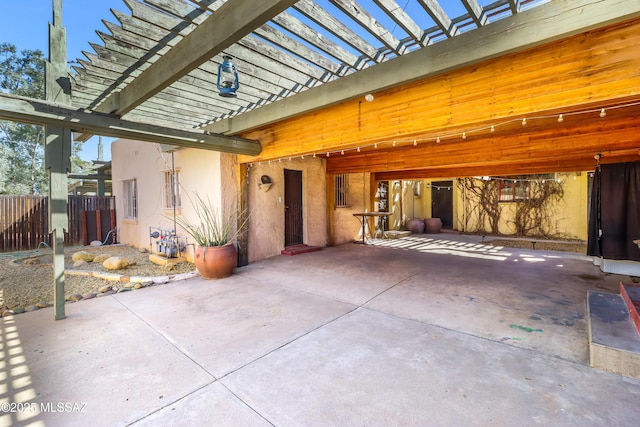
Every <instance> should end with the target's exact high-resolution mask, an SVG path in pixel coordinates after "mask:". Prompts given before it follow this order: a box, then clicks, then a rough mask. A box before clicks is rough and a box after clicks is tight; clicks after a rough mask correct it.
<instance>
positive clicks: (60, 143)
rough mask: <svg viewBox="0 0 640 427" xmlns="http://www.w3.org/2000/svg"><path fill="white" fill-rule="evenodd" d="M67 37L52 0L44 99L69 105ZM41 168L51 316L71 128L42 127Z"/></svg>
mask: <svg viewBox="0 0 640 427" xmlns="http://www.w3.org/2000/svg"><path fill="white" fill-rule="evenodd" d="M66 46H67V37H66V32H65V29H64V28H63V27H62V0H53V23H51V24H49V61H48V62H47V63H46V64H45V92H46V98H47V101H55V102H58V103H60V104H66V105H70V104H71V82H70V80H69V73H68V70H67V47H66ZM45 135H46V141H45V144H46V145H45V154H44V156H45V167H46V169H47V171H48V173H49V233H50V234H51V243H52V249H53V305H54V318H55V319H56V320H61V319H64V318H65V317H66V315H65V310H64V303H65V298H64V231H65V230H66V229H67V227H68V226H69V214H68V211H67V204H68V196H67V174H68V173H69V170H70V168H71V131H70V130H69V129H66V128H61V127H54V126H46V128H45Z"/></svg>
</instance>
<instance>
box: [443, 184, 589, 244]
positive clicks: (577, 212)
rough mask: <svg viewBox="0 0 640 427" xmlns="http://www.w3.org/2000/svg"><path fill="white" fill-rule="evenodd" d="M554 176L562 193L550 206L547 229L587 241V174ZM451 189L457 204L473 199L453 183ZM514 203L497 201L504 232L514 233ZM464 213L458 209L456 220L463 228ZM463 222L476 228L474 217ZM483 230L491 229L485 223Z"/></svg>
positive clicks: (515, 204)
mask: <svg viewBox="0 0 640 427" xmlns="http://www.w3.org/2000/svg"><path fill="white" fill-rule="evenodd" d="M557 177H558V178H559V179H560V180H561V182H562V188H563V191H564V196H563V198H562V200H560V201H558V202H557V203H555V205H554V206H553V208H552V210H553V217H552V218H551V224H552V225H551V227H552V229H551V230H550V231H551V233H552V234H555V235H557V237H560V238H568V239H580V240H587V224H588V188H589V173H588V172H578V173H562V174H557ZM454 190H455V193H454V203H456V202H457V203H458V205H459V206H463V205H464V203H474V202H475V200H471V199H467V200H465V199H464V195H463V193H462V191H460V189H459V188H458V187H457V186H455V185H454ZM516 206H517V203H513V202H502V203H500V207H501V209H502V215H501V217H500V222H499V230H500V232H501V233H503V234H505V235H509V234H513V233H514V232H515V229H514V226H513V218H514V212H515V208H516ZM463 216H464V209H463V208H461V209H459V210H458V211H457V222H458V224H459V225H460V228H459V229H460V230H462V231H463V230H464V224H465V219H464V218H463ZM466 223H467V229H468V230H473V229H475V223H474V218H467V219H466ZM485 230H487V231H489V230H490V227H489V225H488V224H485Z"/></svg>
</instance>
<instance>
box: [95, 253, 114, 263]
mask: <svg viewBox="0 0 640 427" xmlns="http://www.w3.org/2000/svg"><path fill="white" fill-rule="evenodd" d="M112 256H113V255H111V254H100V255H98V256H96V257H95V258H94V259H93V262H95V263H97V264H102V263H103V262H105V261H106V260H108V259H109V258H111V257H112Z"/></svg>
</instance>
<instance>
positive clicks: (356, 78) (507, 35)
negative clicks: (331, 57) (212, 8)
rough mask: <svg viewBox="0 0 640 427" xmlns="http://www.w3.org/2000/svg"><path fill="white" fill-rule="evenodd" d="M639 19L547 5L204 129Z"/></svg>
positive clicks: (591, 0)
mask: <svg viewBox="0 0 640 427" xmlns="http://www.w3.org/2000/svg"><path fill="white" fill-rule="evenodd" d="M468 3H469V4H473V2H468ZM638 16H640V3H638V2H630V1H625V0H610V1H607V2H602V1H597V0H586V1H580V2H578V1H574V0H571V1H562V2H559V1H558V2H550V3H548V4H544V5H541V6H539V7H536V8H534V9H531V10H528V11H527V12H526V13H518V14H517V15H514V16H512V17H510V18H506V19H503V20H500V21H498V22H494V23H492V24H491V25H487V26H484V27H482V28H479V29H477V30H474V31H471V32H468V33H465V34H460V35H458V36H456V37H453V38H451V39H448V40H445V41H442V42H440V43H436V44H433V45H430V46H427V47H424V48H422V49H420V50H417V51H414V52H411V53H408V54H406V55H402V56H399V57H397V58H395V59H393V60H390V61H386V62H383V63H381V64H378V65H376V66H375V67H370V68H367V69H364V70H361V71H358V72H357V73H354V74H351V75H348V76H345V77H342V78H340V79H339V80H336V81H332V82H329V83H326V84H323V85H321V86H319V87H316V88H312V89H309V90H306V91H304V92H301V93H299V94H296V95H293V96H289V97H287V98H285V99H282V100H279V101H276V102H273V103H271V104H269V105H265V106H263V107H261V108H257V109H255V110H253V111H248V112H245V113H243V114H241V115H238V116H235V117H232V118H229V119H224V120H220V121H218V122H215V123H212V124H211V125H207V126H205V127H204V128H205V129H207V130H210V131H212V132H219V133H225V134H233V135H237V134H239V133H242V132H246V131H249V130H252V129H256V128H259V127H261V126H266V125H269V124H272V123H276V122H279V121H282V120H285V119H287V118H291V117H295V116H298V115H301V114H304V113H308V112H312V111H315V110H318V109H321V108H324V107H327V106H330V105H336V104H338V103H340V102H344V101H346V100H351V99H355V98H358V97H360V96H363V95H365V94H367V93H375V92H378V91H382V90H385V89H389V88H392V87H397V86H401V85H403V84H407V83H410V82H415V81H418V80H421V79H426V78H429V77H434V76H437V75H441V74H443V73H446V72H449V71H451V70H455V69H459V68H462V67H465V66H469V65H473V64H477V63H480V62H483V61H487V60H489V59H492V58H497V57H499V56H503V55H507V54H509V53H513V52H517V51H521V50H525V49H528V48H532V47H535V46H541V45H543V44H546V43H550V42H552V41H556V40H560V39H564V38H567V37H570V36H573V35H575V34H579V33H583V32H585V31H589V30H592V29H595V28H599V27H603V26H606V25H610V24H613V23H617V22H623V21H626V20H630V19H632V18H635V17H638Z"/></svg>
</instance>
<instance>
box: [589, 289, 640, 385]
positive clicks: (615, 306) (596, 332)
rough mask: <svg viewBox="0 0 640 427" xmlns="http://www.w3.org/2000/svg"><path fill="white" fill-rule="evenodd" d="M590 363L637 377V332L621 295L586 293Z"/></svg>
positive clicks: (639, 352)
mask: <svg viewBox="0 0 640 427" xmlns="http://www.w3.org/2000/svg"><path fill="white" fill-rule="evenodd" d="M587 313H588V316H587V321H588V328H589V365H590V366H591V367H593V368H598V369H603V370H605V371H609V372H614V373H616V374H620V375H624V376H627V377H631V378H636V379H640V335H638V332H637V331H636V329H635V325H634V323H633V321H632V320H631V316H630V314H629V310H628V309H627V305H626V303H625V302H624V300H623V299H622V297H621V296H620V295H617V294H612V293H609V292H592V291H589V292H588V294H587Z"/></svg>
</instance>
